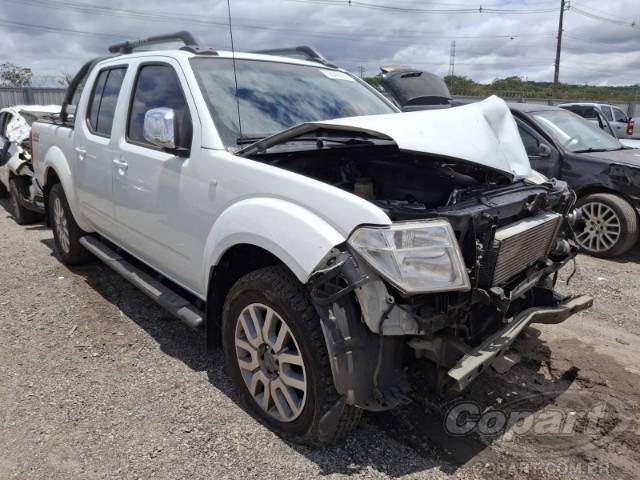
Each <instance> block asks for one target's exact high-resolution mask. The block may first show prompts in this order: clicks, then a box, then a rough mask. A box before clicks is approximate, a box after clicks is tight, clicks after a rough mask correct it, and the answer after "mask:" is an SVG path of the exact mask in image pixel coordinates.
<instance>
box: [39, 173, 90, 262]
mask: <svg viewBox="0 0 640 480" xmlns="http://www.w3.org/2000/svg"><path fill="white" fill-rule="evenodd" d="M48 206H49V218H50V219H51V227H52V228H53V239H54V241H55V244H56V250H57V252H58V256H59V257H60V259H61V260H62V263H64V264H65V265H80V264H82V263H86V262H88V261H90V260H91V258H92V257H91V254H90V253H89V251H87V250H86V249H85V248H84V247H83V246H82V244H81V243H80V238H82V237H83V236H84V235H86V232H84V231H83V230H82V229H81V228H80V227H79V226H78V224H77V223H76V221H75V220H74V218H73V215H72V214H71V209H70V208H69V203H68V202H67V197H66V195H65V194H64V190H63V188H62V185H61V184H59V183H56V184H55V185H54V186H53V187H51V191H50V192H49V201H48Z"/></svg>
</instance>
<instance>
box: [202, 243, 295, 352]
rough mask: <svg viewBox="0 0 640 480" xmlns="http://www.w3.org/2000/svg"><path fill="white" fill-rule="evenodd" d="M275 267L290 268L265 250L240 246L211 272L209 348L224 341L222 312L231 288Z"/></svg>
mask: <svg viewBox="0 0 640 480" xmlns="http://www.w3.org/2000/svg"><path fill="white" fill-rule="evenodd" d="M273 265H284V266H286V264H285V262H283V261H282V260H281V259H280V258H278V257H277V256H276V255H274V254H273V253H271V252H270V251H268V250H266V249H264V248H262V247H259V246H257V245H253V244H249V243H239V244H236V245H234V246H232V247H231V248H228V249H227V250H226V251H225V252H224V253H223V255H222V257H221V258H220V259H219V261H218V263H217V264H216V265H214V266H212V267H211V268H210V269H209V281H208V285H207V303H206V322H205V335H206V340H207V346H208V347H212V346H213V345H215V344H216V343H217V342H218V340H219V338H220V337H219V336H220V331H221V330H220V329H221V326H222V308H223V306H224V301H225V299H226V297H227V294H228V293H229V290H231V287H232V286H233V285H234V284H235V283H236V282H237V281H238V280H239V279H240V278H241V277H243V276H244V275H246V274H248V273H250V272H253V271H255V270H258V269H260V268H264V267H269V266H273Z"/></svg>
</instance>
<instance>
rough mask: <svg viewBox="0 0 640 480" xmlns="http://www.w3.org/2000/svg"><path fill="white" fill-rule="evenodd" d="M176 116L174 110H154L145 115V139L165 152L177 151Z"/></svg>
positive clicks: (162, 108) (143, 131)
mask: <svg viewBox="0 0 640 480" xmlns="http://www.w3.org/2000/svg"><path fill="white" fill-rule="evenodd" d="M175 122H176V114H175V111H174V110H173V108H165V107H161V108H152V109H151V110H148V111H147V113H145V114H144V125H143V127H142V135H143V136H144V139H145V140H146V141H147V142H149V143H151V144H152V145H155V146H156V147H160V148H162V149H163V150H169V151H175V149H176V128H175V127H176V126H175Z"/></svg>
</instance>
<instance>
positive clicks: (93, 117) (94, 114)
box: [76, 70, 109, 132]
mask: <svg viewBox="0 0 640 480" xmlns="http://www.w3.org/2000/svg"><path fill="white" fill-rule="evenodd" d="M108 76H109V70H103V71H102V72H100V73H99V74H98V78H96V81H95V83H94V84H93V93H92V94H91V103H90V104H89V110H87V121H88V122H89V127H91V130H92V131H94V132H95V131H97V130H98V112H99V111H100V100H102V92H103V90H104V84H105V83H106V81H107V77H108ZM76 105H77V104H76Z"/></svg>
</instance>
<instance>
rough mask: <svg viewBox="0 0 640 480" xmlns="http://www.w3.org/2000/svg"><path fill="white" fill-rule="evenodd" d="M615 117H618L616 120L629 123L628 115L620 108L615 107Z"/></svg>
mask: <svg viewBox="0 0 640 480" xmlns="http://www.w3.org/2000/svg"><path fill="white" fill-rule="evenodd" d="M613 117H614V118H615V119H616V122H622V123H627V116H626V115H625V114H624V112H623V111H622V110H620V109H619V108H614V109H613Z"/></svg>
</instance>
